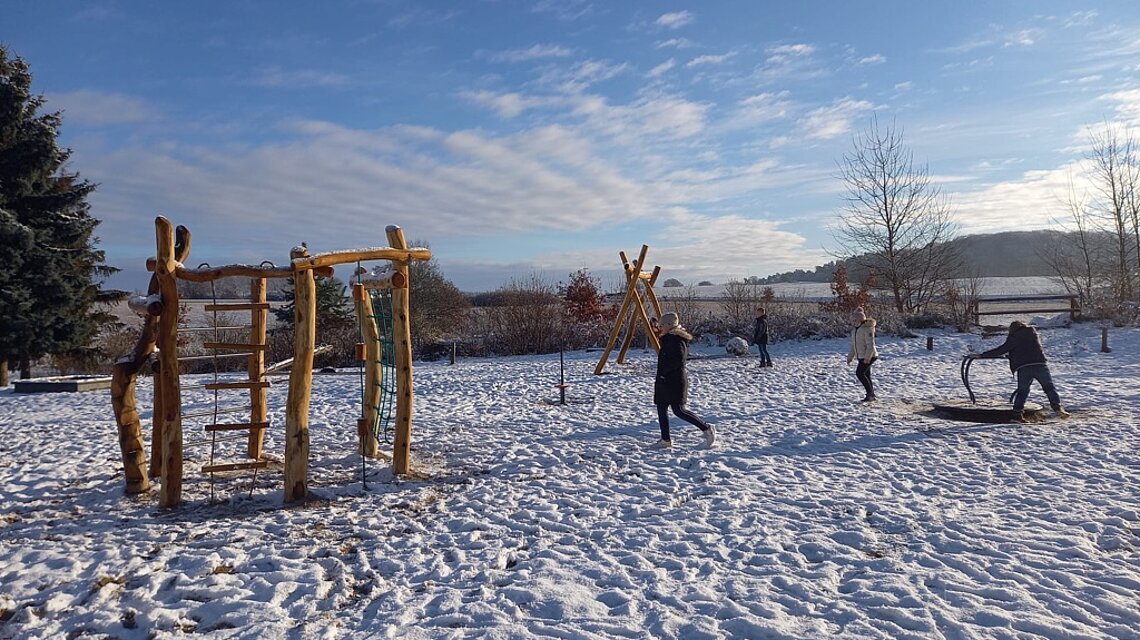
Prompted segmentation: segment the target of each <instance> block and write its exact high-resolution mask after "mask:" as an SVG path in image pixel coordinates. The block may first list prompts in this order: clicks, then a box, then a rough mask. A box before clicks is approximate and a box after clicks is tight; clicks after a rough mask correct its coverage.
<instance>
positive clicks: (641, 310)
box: [594, 244, 661, 375]
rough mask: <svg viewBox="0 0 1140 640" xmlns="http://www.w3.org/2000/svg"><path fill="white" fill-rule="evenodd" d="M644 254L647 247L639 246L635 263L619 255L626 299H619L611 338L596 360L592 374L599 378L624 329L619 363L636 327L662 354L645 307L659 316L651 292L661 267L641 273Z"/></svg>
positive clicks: (627, 348)
mask: <svg viewBox="0 0 1140 640" xmlns="http://www.w3.org/2000/svg"><path fill="white" fill-rule="evenodd" d="M647 253H649V245H647V244H643V245H641V253H640V254H639V255H638V256H637V260H635V261H633V262H632V263H630V261H629V259H628V258H626V255H625V252H624V251H619V252H618V256H619V257H621V265H622V269H624V271H625V278H626V291H625V298H623V299H622V302H621V307H620V308H619V309H618V312H617V316H616V318H615V320H614V328H613V331H611V332H610V339H609V340H607V341H606V348H605V350H604V351H602V358H601V360H599V361H598V366H597V367H595V368H594V375H601V374H602V373H603V372H604V371H605V368H606V360H608V359H609V357H610V352H611V351H613V348H614V346H615V345H616V344H617V339H618V336H619V335H621V332H622V328H623V327H625V329H626V332H625V340H623V341H622V345H621V350H620V351H619V352H618V358H617V361H618V364H624V363H625V354H626V353H627V352H628V351H629V346H630V345H631V344H633V338H634V336H635V335H637V327H638V326H639V325H640V326H642V327H644V328H645V333H646V334H647V335H648V336H649V343H650V344H652V345H653V349H654V350H656V351H661V343H660V341H659V340H658V339H657V333H656V332H655V331H653V327H652V326H651V325H650V322H649V310H648V309H647V308H646V306H645V305H646V303H648V304H651V305H653V317H654V318H660V317H661V303H660V302H659V301H658V300H657V294H656V293H654V292H653V285H654V284H656V283H657V277H658V276H659V275H660V274H661V267H657V266H655V267H653V271H652V272H650V273H647V272H645V271H643V267H644V265H645V255H646V254H647Z"/></svg>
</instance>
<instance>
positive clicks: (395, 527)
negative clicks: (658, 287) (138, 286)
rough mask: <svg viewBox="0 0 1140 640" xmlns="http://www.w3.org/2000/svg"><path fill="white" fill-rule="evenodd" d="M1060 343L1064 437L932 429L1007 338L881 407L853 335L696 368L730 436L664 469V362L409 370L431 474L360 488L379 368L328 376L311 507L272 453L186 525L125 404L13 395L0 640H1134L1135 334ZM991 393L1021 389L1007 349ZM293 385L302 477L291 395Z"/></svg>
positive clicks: (680, 430) (1089, 332)
mask: <svg viewBox="0 0 1140 640" xmlns="http://www.w3.org/2000/svg"><path fill="white" fill-rule="evenodd" d="M1042 335H1043V340H1044V343H1045V347H1046V352H1047V353H1048V354H1049V356H1050V358H1051V361H1052V370H1053V374H1054V376H1055V378H1056V380H1057V382H1058V388H1059V390H1060V392H1061V395H1062V399H1063V400H1064V401H1065V403H1066V405H1067V406H1068V407H1069V408H1070V409H1071V410H1072V411H1073V417H1072V418H1070V419H1069V420H1067V421H1056V420H1052V419H1051V420H1049V421H1047V422H1045V423H1043V424H1030V425H1017V426H1014V425H991V424H970V423H954V422H949V421H947V420H943V419H940V418H938V417H936V416H933V415H931V414H930V412H929V409H930V402H931V401H937V400H947V399H965V390H964V388H963V387H962V385H961V383H960V381H959V379H958V371H959V368H958V365H959V362H960V359H961V356H962V355H963V354H965V353H967V351H969V350H971V349H973V350H975V351H977V350H981V349H982V348H984V347H990V346H994V345H996V344H998V343H999V342H1000V339H1001V338H1000V337H999V338H988V339H985V340H983V339H982V338H980V337H978V336H969V335H947V336H944V335H941V334H940V335H938V336H937V337H936V340H935V349H934V351H932V352H930V351H927V350H926V349H925V343H926V341H925V340H923V339H909V340H905V339H896V338H884V337H880V340H879V343H880V350H881V352H882V361H881V362H880V363H878V364H876V366H875V374H876V376H877V382H878V385H879V386H878V393H879V397H880V399H881V400H880V401H879V402H878V403H875V404H871V405H863V404H860V403H858V402H856V400H858V399H859V398H861V397H862V390H861V388H859V386H858V384H857V383H856V381H855V378H854V375H853V368H852V367H846V366H844V355H845V352H846V342H845V341H844V340H826V341H808V342H800V343H778V344H776V345H773V347H772V348H771V351H772V356H773V360H774V361H775V367H773V368H771V369H760V368H758V367H757V366H756V365H757V362H758V359H757V358H755V357H751V358H727V357H708V358H701V359H695V360H694V361H693V362H692V363H691V365H690V367H691V378H692V383H693V391H692V397H691V402H690V406H691V408H693V409H694V410H696V412H697V413H699V414H700V415H702V416H703V417H705V418H706V419H708V420H709V421H711V422H713V423H715V424H716V426H717V427H718V429H719V430H720V433H721V441H720V442H719V443H718V444H717V445H716V446H715V447H714V448H712V449H702V448H700V447H699V446H698V442H700V438H699V434H698V432H697V430H696V429H695V428H693V427H690V426H688V425H685V424H674V436H673V439H674V449H673V450H672V451H658V450H650V449H648V448H647V447H648V445H650V444H651V443H653V442H654V441H655V440H656V439H657V437H658V434H657V425H656V419H655V413H654V411H653V408H652V406H651V404H650V401H649V399H650V395H651V391H652V372H653V366H654V356H653V354H652V353H645V352H642V351H637V352H634V353H633V354H632V358H631V360H630V362H628V363H627V364H625V365H614V364H612V363H611V365H610V366H609V371H611V372H612V373H611V374H609V375H605V376H600V377H595V376H593V375H592V370H593V367H594V365H595V363H596V361H597V358H598V356H599V354H598V353H574V354H568V356H567V370H568V376H569V378H570V382H571V383H572V385H573V386H572V387H570V389H569V399H570V401H571V402H570V403H569V404H567V405H566V406H561V405H559V404H557V402H555V401H556V400H557V390H556V389H555V388H554V387H553V385H554V384H555V383H556V382H557V378H558V357H557V355H555V356H539V357H521V358H504V359H487V360H463V361H460V362H459V363H458V364H456V365H454V366H449V365H448V364H446V363H445V362H443V363H417V366H416V393H417V398H416V411H415V418H414V421H415V433H414V443H415V444H414V456H415V457H414V460H415V464H416V467H417V469H418V470H419V471H420V472H421V474H422V476H423V477H422V478H416V479H393V478H392V477H391V475H390V473H389V472H388V470H387V467H386V465H385V464H382V463H379V462H374V461H369V462H368V463H367V465H366V468H367V473H368V478H369V479H368V483H367V488H365V486H364V485H363V484H362V483H361V479H360V467H361V462H360V459H359V457H358V456H356V455H355V454H354V453H353V440H354V438H355V435H354V433H355V418H356V416H357V415H358V413H359V410H360V409H359V402H360V401H359V397H360V383H359V379H358V378H357V376H355V375H327V376H317V377H316V378H315V381H314V385H315V388H314V389H313V402H312V450H313V459H312V464H311V469H310V481H311V490H312V499H311V500H310V501H309V502H307V503H306V504H304V505H301V506H289V507H283V506H282V505H281V489H280V480H281V477H280V465H279V464H277V465H274V467H275V468H271V470H270V471H269V472H264V471H263V472H261V474H260V475H258V476H257V478H256V480H253V481H252V484H251V478H250V477H249V476H240V477H238V478H236V479H226V480H218V481H216V482H215V483H214V485H213V487H211V485H210V483H209V481H208V479H206V478H204V477H202V476H201V475H200V474H199V473H198V472H197V469H198V466H199V465H200V464H201V463H202V462H204V461H206V459H207V458H206V456H207V452H206V451H205V450H203V449H201V448H197V449H193V450H191V451H189V452H188V454H189V456H190V462H188V464H187V466H186V473H187V479H186V486H185V493H184V496H185V498H186V504H185V505H184V506H183V507H182V508H180V509H177V510H171V511H166V510H162V509H159V508H158V507H157V493H156V492H152V493H151V494H148V495H146V496H142V497H135V498H130V497H125V496H124V495H123V474H122V470H121V465H120V462H119V453H118V444H117V439H116V430H115V422H114V419H113V416H112V413H111V403H110V398H109V395H108V393H107V392H105V391H102V392H86V393H72V394H15V393H13V392H12V391H11V390H10V389H9V390H4V391H0V498H2V499H0V638H80V637H84V638H85V637H92V638H123V639H140V640H141V639H149V638H155V639H159V638H174V637H209V638H293V639H296V638H412V639H416V638H564V639H583V640H585V639H591V640H592V639H598V640H601V639H611V638H684V639H686V640H689V639H698V640H699V639H714V638H754V639H791V638H880V639H896V638H914V639H919V638H922V639H928V638H938V639H947V640H973V639H979V640H980V639H990V638H998V639H1010V640H1013V639H1018V640H1025V639H1030V638H1048V639H1094V638H1116V639H1121V640H1124V639H1132V640H1135V639H1136V638H1140V482H1138V480H1140V435H1138V433H1137V426H1136V422H1135V413H1136V412H1137V409H1138V408H1140V386H1138V384H1137V379H1138V378H1140V330H1136V329H1115V330H1113V333H1112V335H1111V344H1112V347H1113V351H1112V352H1111V353H1108V354H1103V353H1099V348H1100V332H1099V329H1097V328H1095V327H1091V326H1081V327H1077V328H1074V329H1050V330H1045V331H1043V332H1042ZM702 353H703V354H704V355H717V356H719V353H717V350H716V349H715V348H712V347H708V348H705V350H704V351H703V352H702ZM972 383H973V386H974V389H975V391H976V392H977V393H978V394H979V397H980V399H989V400H996V399H999V398H1002V397H1006V396H1007V395H1008V393H1009V392H1010V391H1011V390H1012V384H1013V382H1012V377H1011V376H1010V375H1009V371H1008V369H1007V368H1006V366H1005V363H1004V362H979V363H976V364H975V365H974V367H973V376H972ZM270 394H271V395H270V400H271V405H272V407H273V413H272V419H273V421H274V426H273V430H272V433H271V434H270V436H269V439H268V451H269V452H271V455H272V456H273V457H275V459H276V460H278V461H280V459H281V457H282V453H283V444H282V430H283V423H284V403H285V395H286V380H285V378H275V386H274V387H273V389H271V392H270ZM150 396H151V386H150V382H149V380H143V381H140V383H139V398H140V409H141V410H142V411H143V420H144V424H146V423H149V420H150V411H149V409H150ZM1030 400H1031V401H1035V402H1039V403H1040V402H1044V398H1043V397H1042V394H1041V392H1040V389H1038V388H1035V389H1034V391H1033V393H1032V394H1031V396H1030ZM186 405H187V407H188V408H193V409H202V408H208V407H210V406H212V405H211V404H210V400H209V399H208V398H207V397H206V395H205V392H203V391H197V392H193V393H191V392H187V394H186ZM186 430H187V438H188V439H189V438H191V437H193V436H192V434H193V433H194V431H195V428H194V427H193V426H192V425H191V424H188V425H187V427H186ZM211 489H212V490H213V492H214V499H213V500H211ZM251 490H252V496H250V491H251Z"/></svg>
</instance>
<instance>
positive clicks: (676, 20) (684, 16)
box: [655, 11, 696, 29]
mask: <svg viewBox="0 0 1140 640" xmlns="http://www.w3.org/2000/svg"><path fill="white" fill-rule="evenodd" d="M695 19H696V16H694V15H693V14H692V13H690V12H688V11H675V12H673V13H665V14H662V15H661V16H659V17H658V18H657V20H656V21H655V24H657V26H659V27H664V28H666V29H679V28H681V27H683V26H685V25H687V24H689V23H691V22H692V21H693V20H695Z"/></svg>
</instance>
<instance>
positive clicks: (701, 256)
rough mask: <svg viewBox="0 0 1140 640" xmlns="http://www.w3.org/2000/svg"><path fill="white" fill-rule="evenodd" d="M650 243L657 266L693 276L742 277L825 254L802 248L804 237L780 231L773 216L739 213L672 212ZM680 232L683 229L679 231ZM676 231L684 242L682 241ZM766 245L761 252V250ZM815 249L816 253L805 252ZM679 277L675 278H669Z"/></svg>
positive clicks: (684, 275) (770, 271) (783, 267)
mask: <svg viewBox="0 0 1140 640" xmlns="http://www.w3.org/2000/svg"><path fill="white" fill-rule="evenodd" d="M669 218H670V221H669V224H667V225H664V226H663V227H662V228H661V229H660V231H659V232H658V234H657V235H656V237H655V238H654V239H653V242H652V244H651V249H652V251H651V257H652V260H654V261H655V264H661V265H668V270H669V273H671V274H672V273H677V274H683V277H688V278H691V279H693V280H699V279H705V278H708V279H717V280H722V279H726V278H743V277H746V276H749V275H758V274H767V273H774V272H777V271H780V270H782V269H785V268H787V267H786V265H789V264H804V263H805V262H807V261H808V260H810V259H811V257H820V258H822V257H823V255H822V254H823V252H822V251H820V252H810V251H805V250H804V245H805V239H804V237H803V236H801V235H799V234H797V233H793V232H790V231H784V230H781V229H780V223H779V222H777V221H772V220H763V219H755V218H749V217H745V216H742V215H738V214H729V215H723V216H710V215H704V214H697V213H690V212H686V211H684V210H672V211H671V214H670V216H669ZM678 230H682V231H683V233H681V234H679V233H678ZM678 235H682V236H683V241H678ZM758 247H762V249H763V250H762V251H757V248H758ZM810 253H817V254H818V256H815V255H813V256H811V257H809V256H808V255H805V254H810ZM670 277H675V276H670Z"/></svg>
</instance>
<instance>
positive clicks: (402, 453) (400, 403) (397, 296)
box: [385, 225, 413, 474]
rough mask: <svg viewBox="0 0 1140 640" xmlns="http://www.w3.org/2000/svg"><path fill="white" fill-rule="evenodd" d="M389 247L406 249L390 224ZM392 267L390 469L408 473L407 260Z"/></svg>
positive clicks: (409, 336)
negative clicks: (398, 280) (396, 279)
mask: <svg viewBox="0 0 1140 640" xmlns="http://www.w3.org/2000/svg"><path fill="white" fill-rule="evenodd" d="M385 232H386V233H387V235H388V246H390V247H392V248H393V249H398V250H406V249H407V248H408V242H407V240H405V239H404V230H403V229H401V228H400V227H397V226H396V225H389V226H388V227H387V228H386V229H385ZM392 266H393V267H395V270H396V272H397V273H399V274H401V275H402V276H403V286H402V287H399V288H394V289H392V347H393V348H394V349H395V353H394V354H393V355H394V356H395V358H394V360H395V364H396V427H395V428H396V437H395V441H394V442H393V446H392V472H393V473H397V474H408V473H410V472H411V470H412V461H411V454H412V400H413V398H412V331H411V324H410V322H409V318H408V308H409V307H408V259H404V260H393V261H392Z"/></svg>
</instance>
